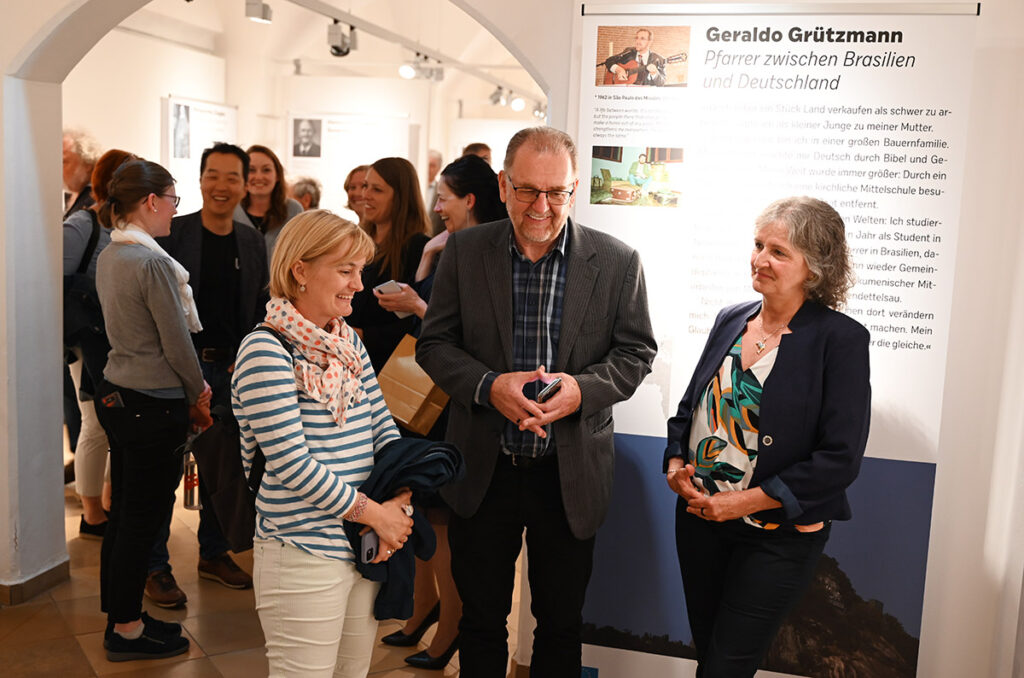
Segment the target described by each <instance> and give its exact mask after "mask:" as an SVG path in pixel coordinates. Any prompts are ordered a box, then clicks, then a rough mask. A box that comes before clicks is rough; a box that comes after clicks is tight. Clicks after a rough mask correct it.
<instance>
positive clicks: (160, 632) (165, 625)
mask: <svg viewBox="0 0 1024 678" xmlns="http://www.w3.org/2000/svg"><path fill="white" fill-rule="evenodd" d="M142 623H143V624H145V625H146V631H151V632H152V633H150V635H154V636H165V637H173V636H180V635H181V624H179V623H178V622H169V621H164V620H163V619H154V618H153V617H150V616H149V613H147V612H143V613H142Z"/></svg>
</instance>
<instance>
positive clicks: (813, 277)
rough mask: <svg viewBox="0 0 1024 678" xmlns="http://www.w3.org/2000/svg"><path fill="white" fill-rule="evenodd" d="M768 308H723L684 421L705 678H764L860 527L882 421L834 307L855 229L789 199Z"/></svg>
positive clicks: (686, 566) (677, 454) (695, 602)
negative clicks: (841, 530) (852, 490)
mask: <svg viewBox="0 0 1024 678" xmlns="http://www.w3.org/2000/svg"><path fill="white" fill-rule="evenodd" d="M750 268H751V278H752V284H753V288H754V290H755V291H756V292H759V293H760V294H761V299H760V300H758V301H752V302H747V303H743V304H737V305H735V306H730V307H728V308H725V309H723V310H722V311H721V312H720V313H719V314H718V318H717V319H716V321H715V324H714V326H713V327H712V329H711V334H710V336H709V337H708V341H707V344H706V345H705V347H704V352H703V354H702V355H701V357H700V360H699V362H698V363H697V368H696V369H695V371H694V374H693V377H692V379H691V381H690V384H689V386H688V387H687V389H686V392H685V394H684V395H683V399H682V401H680V403H679V409H678V411H677V413H676V415H675V416H674V417H672V418H671V419H669V421H668V447H667V449H666V450H665V458H664V470H665V472H666V477H667V480H668V484H669V487H671V488H672V490H673V491H674V492H676V493H677V494H679V496H680V498H679V501H678V502H677V507H676V546H677V550H678V553H679V564H680V570H681V572H682V578H683V589H684V592H685V595H686V607H687V614H688V616H689V620H690V628H691V630H692V632H693V640H694V645H695V646H696V649H697V662H698V668H697V676H698V678H716V677H719V676H727V677H728V678H737V677H740V676H753V675H754V673H755V672H756V670H757V667H758V664H759V663H760V661H761V659H762V657H763V656H764V654H765V652H766V651H767V649H768V646H769V644H770V643H771V641H772V639H773V638H774V636H775V633H776V631H777V630H778V628H779V625H780V624H781V623H782V620H783V619H784V617H785V615H786V613H787V612H788V611H789V609H790V608H791V607H792V606H793V605H794V604H795V603H796V602H797V601H798V600H799V599H800V596H801V595H802V593H803V591H804V590H805V589H806V587H807V585H808V584H809V583H810V581H811V578H812V577H813V575H814V570H815V566H816V563H817V561H818V558H819V556H820V555H821V552H822V550H823V548H824V546H825V542H826V541H827V539H828V535H829V530H830V527H831V521H833V520H848V519H849V518H850V506H849V503H848V502H847V500H846V494H845V489H846V487H847V486H849V484H850V483H851V482H853V480H854V479H855V478H856V477H857V473H858V471H859V470H860V462H861V459H862V457H863V455H864V447H865V444H866V442H867V437H868V424H869V420H870V416H871V387H870V384H869V365H868V346H869V335H868V331H867V330H866V329H865V328H864V327H863V326H862V325H861V324H860V323H858V322H857V321H855V320H853V319H852V318H850V317H849V316H846V315H844V314H842V313H840V312H838V311H837V310H835V309H836V308H838V307H840V306H842V305H843V304H844V302H845V300H846V293H847V291H848V290H849V288H850V287H851V286H852V284H853V271H852V266H851V264H850V260H849V252H848V249H847V245H846V238H845V226H844V224H843V220H842V218H841V217H840V216H839V215H838V214H837V213H836V211H835V210H834V209H832V207H830V206H829V205H828V204H826V203H824V202H822V201H820V200H815V199H813V198H806V197H804V198H786V199H783V200H779V201H777V202H775V203H773V204H772V205H770V206H769V207H768V208H767V209H766V210H765V211H764V212H763V213H762V214H761V216H760V217H758V219H757V221H756V228H755V234H754V249H753V252H752V253H751V259H750Z"/></svg>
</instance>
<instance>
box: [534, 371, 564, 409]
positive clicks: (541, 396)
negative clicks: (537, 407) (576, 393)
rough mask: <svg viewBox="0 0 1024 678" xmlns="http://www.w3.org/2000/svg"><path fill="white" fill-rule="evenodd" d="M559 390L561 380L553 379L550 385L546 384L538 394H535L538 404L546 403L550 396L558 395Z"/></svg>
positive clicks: (558, 378) (559, 378)
mask: <svg viewBox="0 0 1024 678" xmlns="http://www.w3.org/2000/svg"><path fill="white" fill-rule="evenodd" d="M561 388H562V378H561V377H555V378H554V379H553V380H552V381H551V382H550V383H548V385H547V386H545V387H544V388H542V389H541V390H540V393H538V394H537V402H538V403H543V402H547V401H548V400H549V399H550V398H551V396H553V395H555V394H556V393H558V392H559V391H560V390H561Z"/></svg>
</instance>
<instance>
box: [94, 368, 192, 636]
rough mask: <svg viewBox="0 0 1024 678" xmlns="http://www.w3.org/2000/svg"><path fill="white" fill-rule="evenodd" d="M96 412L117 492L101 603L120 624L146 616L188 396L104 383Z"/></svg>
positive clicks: (177, 470)
mask: <svg viewBox="0 0 1024 678" xmlns="http://www.w3.org/2000/svg"><path fill="white" fill-rule="evenodd" d="M115 394H116V395H115ZM108 396H109V397H108ZM118 396H119V397H118ZM96 415H97V417H98V418H99V420H100V424H101V425H102V426H103V429H104V430H105V431H106V432H107V439H108V440H109V442H110V481H111V485H112V490H113V493H112V496H111V505H110V520H109V522H108V523H107V529H106V533H105V534H104V537H103V549H102V552H101V555H100V606H101V609H102V610H103V611H104V612H106V613H107V620H108V621H111V622H114V623H116V624H117V623H125V622H130V621H134V620H135V619H138V618H139V616H140V614H141V613H142V591H143V589H144V588H145V585H146V561H147V559H148V558H149V551H150V549H151V548H152V546H153V539H154V538H155V537H156V534H157V531H158V530H159V529H160V524H161V523H162V522H163V520H164V517H165V516H166V515H167V511H168V509H169V508H170V506H171V505H172V504H173V503H174V488H175V486H176V485H177V480H178V476H179V475H180V473H181V448H182V445H183V444H184V442H185V435H186V433H187V431H188V405H187V404H186V402H185V399H184V398H181V399H173V400H171V399H164V398H153V397H150V396H147V395H145V394H142V393H139V392H137V391H132V390H131V389H127V388H119V387H118V386H115V385H113V384H110V383H108V382H106V381H104V382H103V383H102V384H101V385H100V387H99V389H97V398H96Z"/></svg>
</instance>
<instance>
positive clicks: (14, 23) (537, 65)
mask: <svg viewBox="0 0 1024 678" xmlns="http://www.w3.org/2000/svg"><path fill="white" fill-rule="evenodd" d="M624 1H626V2H628V0H624ZM141 4H142V3H141V2H138V1H130V0H90V1H89V2H86V1H85V0H76V1H75V2H68V1H66V0H34V2H33V3H32V4H31V5H22V6H21V7H19V11H17V12H14V13H13V14H12V13H7V15H5V17H4V22H3V24H2V25H0V31H2V32H0V63H2V65H3V68H4V73H5V74H11V73H13V72H16V71H17V72H19V73H20V74H22V75H31V76H32V77H34V78H36V79H39V80H42V81H44V83H45V82H51V83H59V82H60V81H61V80H63V78H64V76H65V75H66V74H67V72H68V71H69V70H70V69H71V66H72V65H73V64H74V63H75V62H76V61H77V60H78V59H79V58H80V56H81V55H82V54H84V51H85V50H84V49H82V45H83V44H87V45H88V44H91V43H90V40H91V41H92V42H95V41H96V40H97V39H98V37H99V35H102V34H103V33H105V32H106V31H107V30H109V28H110V27H112V26H113V25H116V23H117V22H118V21H119V20H120V19H121V18H123V17H124V16H126V14H127V13H128V12H130V11H131V9H134V8H136V7H138V6H140V5H141ZM456 4H458V5H459V6H460V7H461V6H464V5H465V6H464V7H463V8H464V9H465V10H466V11H467V12H468V13H469V14H471V15H472V16H474V17H476V18H478V19H480V20H482V22H483V23H484V24H485V25H487V26H488V27H490V28H492V29H493V30H494V31H495V32H496V33H497V34H499V35H501V36H504V38H505V39H506V45H507V46H508V47H509V49H510V50H512V51H513V52H514V53H515V54H516V55H517V56H519V57H520V58H523V59H526V60H527V61H528V62H529V63H530V68H531V72H532V74H533V75H534V76H535V78H536V79H537V80H538V82H540V83H541V84H542V86H543V87H544V88H545V90H546V91H547V93H548V95H549V101H550V111H551V120H552V122H553V124H555V125H556V126H560V127H563V128H564V127H566V125H567V121H568V120H570V119H576V116H575V111H571V112H570V110H569V109H570V105H571V104H572V102H573V101H574V100H575V96H574V95H573V94H572V92H574V91H578V90H577V89H576V88H574V87H573V85H574V84H578V73H577V72H578V56H577V55H578V52H579V49H578V43H579V35H578V31H577V32H575V33H574V31H573V26H574V22H575V17H578V16H579V13H580V6H579V4H578V3H577V2H573V3H568V2H563V3H562V4H561V5H558V6H552V4H551V3H550V2H548V1H546V0H522V1H521V2H518V3H507V2H502V1H500V0H473V2H472V3H470V2H468V0H459V1H458V2H457V3H456ZM469 4H472V5H473V6H472V7H469V6H468V5H469ZM75 11H77V12H78V14H77V16H76V19H75V20H74V21H73V26H72V25H71V24H68V25H67V26H66V29H67V30H66V32H65V33H63V34H60V35H59V36H58V37H59V39H55V40H54V41H53V42H54V44H53V49H52V50H44V51H43V52H41V55H42V57H43V58H42V59H41V60H37V61H31V62H29V63H28V64H27V65H26V62H25V61H24V59H23V58H22V57H20V56H19V53H26V54H28V53H31V50H32V49H34V48H35V46H38V45H39V44H45V39H44V38H45V36H46V35H47V33H48V31H49V30H50V29H46V30H44V27H47V26H49V27H56V26H59V25H60V24H61V21H62V19H63V18H65V17H67V16H68V15H70V14H71V13H73V12H75ZM538 17H543V18H544V20H543V21H538V20H537V18H538ZM977 22H978V47H977V49H976V54H975V59H974V62H975V64H976V66H975V72H974V90H973V92H972V95H971V96H972V106H971V112H970V115H971V119H970V131H969V151H968V157H967V171H966V175H967V180H966V181H965V186H964V201H963V210H962V219H961V228H962V237H961V238H960V248H959V253H958V256H957V264H956V283H955V284H956V289H955V290H954V299H953V309H952V317H951V333H950V345H949V361H948V364H947V369H946V384H947V386H946V395H945V401H944V404H943V408H942V411H941V412H938V413H936V418H935V425H936V426H937V427H939V431H940V442H939V448H940V451H939V454H940V459H941V461H940V463H939V467H938V474H937V478H936V492H935V509H934V515H933V521H932V525H933V528H932V535H931V548H930V554H929V570H928V577H927V583H926V598H925V610H924V615H925V619H924V624H923V628H922V644H921V654H920V668H919V675H921V676H928V677H929V678H933V677H938V678H943V677H946V676H949V677H953V676H956V677H959V676H964V675H972V676H1007V675H1011V672H1012V670H1013V669H1012V661H1013V657H1014V648H1015V644H1016V642H1017V618H1018V610H1019V605H1020V600H1021V573H1022V572H1024V538H1022V537H1024V518H1022V516H1024V511H1022V510H1021V509H1022V508H1024V492H1022V489H1024V488H1022V487H1021V482H1022V481H1021V478H1022V477H1024V474H1022V472H1021V457H1022V454H1021V453H1022V452H1024V450H1022V442H1021V441H1022V437H1021V435H1020V434H1021V431H1020V422H1021V421H1022V419H1024V417H1022V415H1024V394H1022V392H1021V389H1020V388H1019V384H1020V383H1021V382H1022V381H1024V364H1022V363H1024V361H1022V359H1021V358H1020V357H1019V351H1018V349H1017V347H1018V345H1019V341H1018V340H1019V337H1020V336H1021V333H1022V332H1024V303H1022V302H1024V272H1021V269H1022V268H1024V267H1021V266H1020V262H1021V261H1024V239H1022V238H1021V236H1020V231H1021V227H1022V226H1024V219H1022V216H1024V202H1022V200H1024V197H1022V194H1024V192H1022V191H1021V190H1020V187H1021V186H1022V185H1024V181H1022V180H1024V172H1022V170H1021V162H1020V158H1021V157H1024V120H1022V118H1021V116H1020V114H1019V111H1020V110H1022V104H1024V72H1022V71H1024V35H1022V34H1021V33H1020V27H1021V26H1024V3H1021V2H1019V0H986V2H985V3H983V7H982V14H981V16H980V17H979V18H978V19H977ZM951 48H956V49H970V45H957V46H951ZM574 64H577V65H574ZM574 73H577V75H576V76H575V78H573V77H572V74H574ZM149 77H153V78H158V77H159V74H150V75H149ZM574 80H575V82H574ZM2 87H3V90H2V96H0V124H2V126H3V135H2V136H0V158H2V162H0V266H2V267H3V275H2V276H0V356H3V357H2V359H0V386H2V388H3V392H2V393H0V431H2V436H0V476H2V477H3V478H4V479H5V480H4V482H5V483H6V485H4V486H3V489H2V490H0V583H10V582H17V581H24V580H26V579H28V578H30V577H32V576H34V575H35V574H37V573H38V572H40V571H43V570H45V569H46V568H47V567H48V566H49V564H50V563H52V562H54V560H55V558H59V557H60V555H61V553H62V552H63V546H62V542H61V540H62V538H63V529H62V525H63V521H62V517H61V516H62V509H61V501H60V485H59V480H57V478H58V477H59V461H57V457H56V454H57V453H56V450H57V449H59V421H60V408H59V404H58V403H59V396H58V388H59V379H57V378H56V376H57V374H58V372H57V369H56V367H55V365H56V355H57V347H58V346H57V341H56V337H57V335H58V334H57V333H58V321H57V313H56V310H53V311H52V312H49V313H47V312H45V309H47V308H52V307H53V304H54V299H55V298H56V297H57V292H56V290H57V287H56V263H55V262H56V257H57V256H58V252H59V244H58V235H57V234H58V233H59V232H58V231H57V228H58V226H57V220H58V219H59V215H58V214H57V210H56V209H55V208H54V207H53V201H52V199H51V197H50V196H53V195H56V194H57V193H58V192H59V190H60V182H59V178H58V177H59V151H58V149H59V146H58V140H59V134H60V121H59V120H58V116H57V115H56V114H55V111H56V110H59V109H60V103H59V101H58V96H57V89H56V86H55V85H47V84H32V83H26V82H24V81H21V80H18V79H17V78H11V77H7V78H5V79H4V81H3V85H2ZM108 88H109V91H110V92H114V91H118V92H123V91H130V90H129V88H128V87H127V86H126V85H125V84H124V83H118V82H110V83H109V84H108ZM229 89H230V88H229ZM324 94H325V95H327V96H331V97H340V96H342V94H341V93H333V92H329V93H328V92H325V93H324ZM110 99H111V101H110V106H111V107H116V106H119V105H122V104H121V102H120V100H119V99H116V98H114V97H110ZM228 103H231V102H228ZM112 110H113V109H112ZM570 113H571V114H572V115H571V117H570ZM83 124H84V122H83ZM427 128H428V127H426V126H425V127H424V129H427ZM12 196H15V197H16V199H14V198H12ZM45 454H52V455H54V457H53V466H52V468H51V467H49V466H47V465H46V463H45V457H44V456H43V455H45ZM641 575H642V573H638V576H641Z"/></svg>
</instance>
